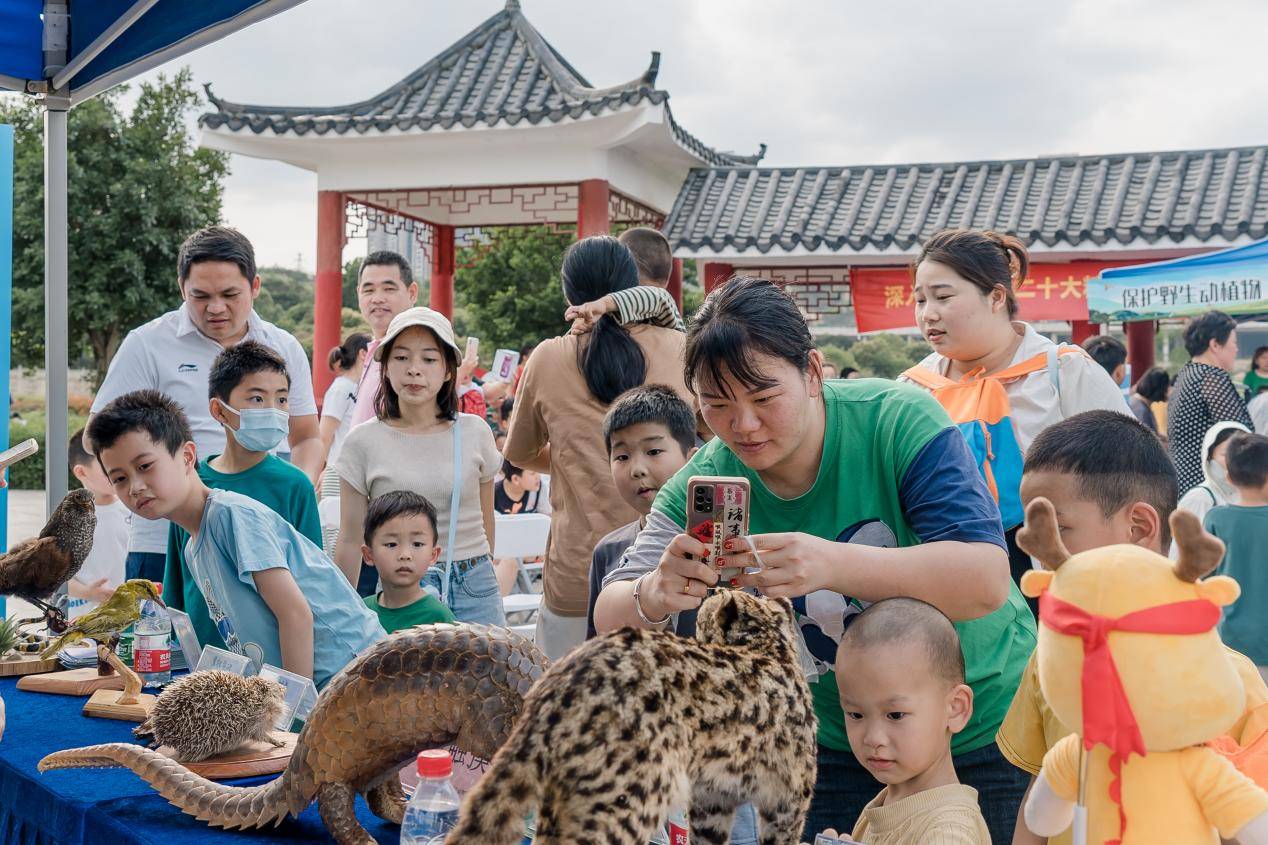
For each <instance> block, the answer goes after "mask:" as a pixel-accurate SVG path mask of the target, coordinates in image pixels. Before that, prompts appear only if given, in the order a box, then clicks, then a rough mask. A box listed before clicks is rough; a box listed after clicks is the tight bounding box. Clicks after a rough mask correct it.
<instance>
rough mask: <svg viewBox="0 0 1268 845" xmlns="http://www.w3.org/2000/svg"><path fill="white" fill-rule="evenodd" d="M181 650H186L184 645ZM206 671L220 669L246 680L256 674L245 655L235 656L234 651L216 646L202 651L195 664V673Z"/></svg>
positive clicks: (210, 646)
mask: <svg viewBox="0 0 1268 845" xmlns="http://www.w3.org/2000/svg"><path fill="white" fill-rule="evenodd" d="M181 648H184V645H182V646H181ZM187 659H188V658H187ZM205 669H220V670H222V671H225V672H232V673H233V674H235V675H241V676H242V677H244V678H245V677H247V676H248V675H253V674H255V673H254V672H252V671H251V658H249V657H247V656H246V655H245V654H234V653H233V652H232V651H225V650H224V649H223V648H216V647H215V646H214V645H209V646H207V647H206V648H204V649H202V652H201V653H200V654H199V655H198V662H197V663H196V664H194V671H195V672H202V671H203V670H205Z"/></svg>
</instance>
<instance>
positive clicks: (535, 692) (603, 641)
mask: <svg viewBox="0 0 1268 845" xmlns="http://www.w3.org/2000/svg"><path fill="white" fill-rule="evenodd" d="M696 624H697V628H696V639H694V640H693V639H688V638H685V637H679V636H677V635H675V634H672V633H670V632H667V631H647V630H633V629H628V628H627V629H623V630H620V631H615V632H612V633H610V634H606V635H604V636H602V637H599V638H597V639H594V640H591V641H590V642H588V643H586V644H585V645H583V646H582V647H580V648H579V649H577V650H576V651H574V652H572V653H571V654H570V655H569V656H568V657H566V658H564V659H563V660H562V661H560V662H559V663H556V664H554V665H552V666H551V667H550V669H548V670H547V671H546V674H544V675H543V676H542V679H541V680H540V681H539V682H538V683H537V684H536V685H535V686H534V687H533V688H532V689H531V690H530V691H529V693H528V695H527V697H526V698H525V699H524V706H523V710H522V711H521V715H520V718H519V719H518V720H517V721H516V723H515V727H514V728H513V729H512V731H511V735H510V736H509V737H508V739H507V741H506V744H505V745H503V746H502V748H501V749H500V750H499V751H498V753H497V755H496V756H495V757H494V758H493V761H492V764H491V766H490V769H489V771H488V773H487V774H486V775H485V776H484V777H483V778H482V779H481V780H480V782H479V783H478V784H477V785H476V786H475V787H474V788H473V789H472V791H471V792H469V793H468V794H467V797H466V800H465V801H464V802H463V805H462V812H461V814H460V817H459V821H458V825H457V827H455V828H454V829H453V831H451V832H450V834H449V836H448V838H447V839H446V840H445V841H446V843H448V845H513V843H518V842H519V841H520V839H521V838H522V836H523V820H524V817H525V815H526V814H527V813H528V812H529V810H531V809H532V808H534V807H536V808H537V838H536V840H534V841H535V842H536V843H537V844H538V845H563V843H568V845H586V843H590V845H644V843H646V842H647V841H648V840H649V839H651V838H652V836H653V834H654V832H655V831H656V830H657V829H658V828H659V827H660V826H661V825H662V824H664V822H665V817H666V815H667V813H668V812H669V810H670V808H671V807H681V808H687V810H688V817H689V822H690V827H691V841H692V843H693V845H694V843H699V845H726V843H728V842H729V841H730V836H731V825H732V819H733V816H734V814H735V810H736V808H737V807H738V806H739V805H741V804H743V803H744V802H746V801H751V802H752V803H753V804H754V805H755V806H756V807H757V810H758V814H759V818H760V821H761V831H762V832H761V843H762V845H797V843H798V842H799V838H800V835H801V829H802V823H803V821H804V819H805V814H806V810H807V809H808V808H809V806H810V797H811V794H812V793H813V790H814V783H815V751H816V746H815V728H816V720H815V716H814V710H813V709H812V706H811V698H810V690H809V687H808V686H807V684H806V680H805V676H804V675H803V673H802V669H801V667H800V664H799V662H798V659H797V645H796V640H795V639H794V638H795V636H796V635H795V633H794V627H793V626H794V625H795V624H796V623H795V620H794V617H793V610H792V605H791V604H789V603H788V601H787V600H784V599H778V600H774V599H763V598H758V597H756V596H752V595H749V594H747V593H744V592H741V591H738V590H719V591H717V592H716V593H715V594H714V595H712V596H711V597H709V598H708V599H707V600H706V601H705V603H704V604H703V605H702V606H701V608H700V613H699V616H698V618H697V623H696Z"/></svg>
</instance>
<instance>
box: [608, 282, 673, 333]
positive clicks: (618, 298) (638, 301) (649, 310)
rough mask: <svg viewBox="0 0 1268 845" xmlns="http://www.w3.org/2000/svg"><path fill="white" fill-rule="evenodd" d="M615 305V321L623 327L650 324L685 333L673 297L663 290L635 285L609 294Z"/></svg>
mask: <svg viewBox="0 0 1268 845" xmlns="http://www.w3.org/2000/svg"><path fill="white" fill-rule="evenodd" d="M608 296H610V297H612V301H613V302H615V303H616V314H617V320H618V321H620V322H621V323H622V324H623V325H624V324H629V323H651V324H652V325H653V326H659V327H661V328H662V329H674V330H675V331H680V332H685V331H686V330H687V327H686V326H685V325H683V322H682V316H681V315H679V313H678V304H677V303H676V302H674V298H673V296H671V295H670V293H669V291H667V290H665V289H664V288H658V287H652V286H651V285H635V286H634V287H632V288H626V289H625V290H618V291H616V292H615V293H610V294H608Z"/></svg>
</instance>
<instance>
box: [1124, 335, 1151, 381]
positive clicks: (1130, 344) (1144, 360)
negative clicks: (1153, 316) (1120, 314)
mask: <svg viewBox="0 0 1268 845" xmlns="http://www.w3.org/2000/svg"><path fill="white" fill-rule="evenodd" d="M1124 328H1125V329H1126V331H1127V362H1128V363H1129V364H1131V367H1132V382H1133V383H1135V382H1136V381H1138V380H1139V379H1140V377H1141V376H1143V375H1144V374H1145V371H1146V370H1148V369H1149V368H1150V367H1152V366H1153V365H1154V337H1155V336H1156V335H1157V333H1158V324H1157V323H1155V322H1153V321H1152V320H1145V321H1143V322H1139V323H1125V324H1124Z"/></svg>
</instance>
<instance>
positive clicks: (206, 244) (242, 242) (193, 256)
mask: <svg viewBox="0 0 1268 845" xmlns="http://www.w3.org/2000/svg"><path fill="white" fill-rule="evenodd" d="M202 261H228V262H231V263H233V264H236V265H238V269H239V270H240V271H242V275H243V277H244V278H245V279H246V280H247V281H248V282H254V281H255V277H256V275H257V273H256V269H255V248H254V247H253V246H251V242H250V241H249V240H247V237H246V235H244V234H242V233H241V232H239V231H238V230H237V229H231V228H229V227H228V226H207V227H206V228H203V229H199V230H198V231H197V232H194V234H192V235H190V236H189V237H188V238H186V239H185V242H184V243H183V244H181V248H180V252H179V253H177V256H176V277H177V278H178V279H180V283H181V284H182V285H184V284H185V282H186V280H188V279H189V270H190V268H191V267H193V266H194V265H195V264H198V263H199V262H202Z"/></svg>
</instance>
